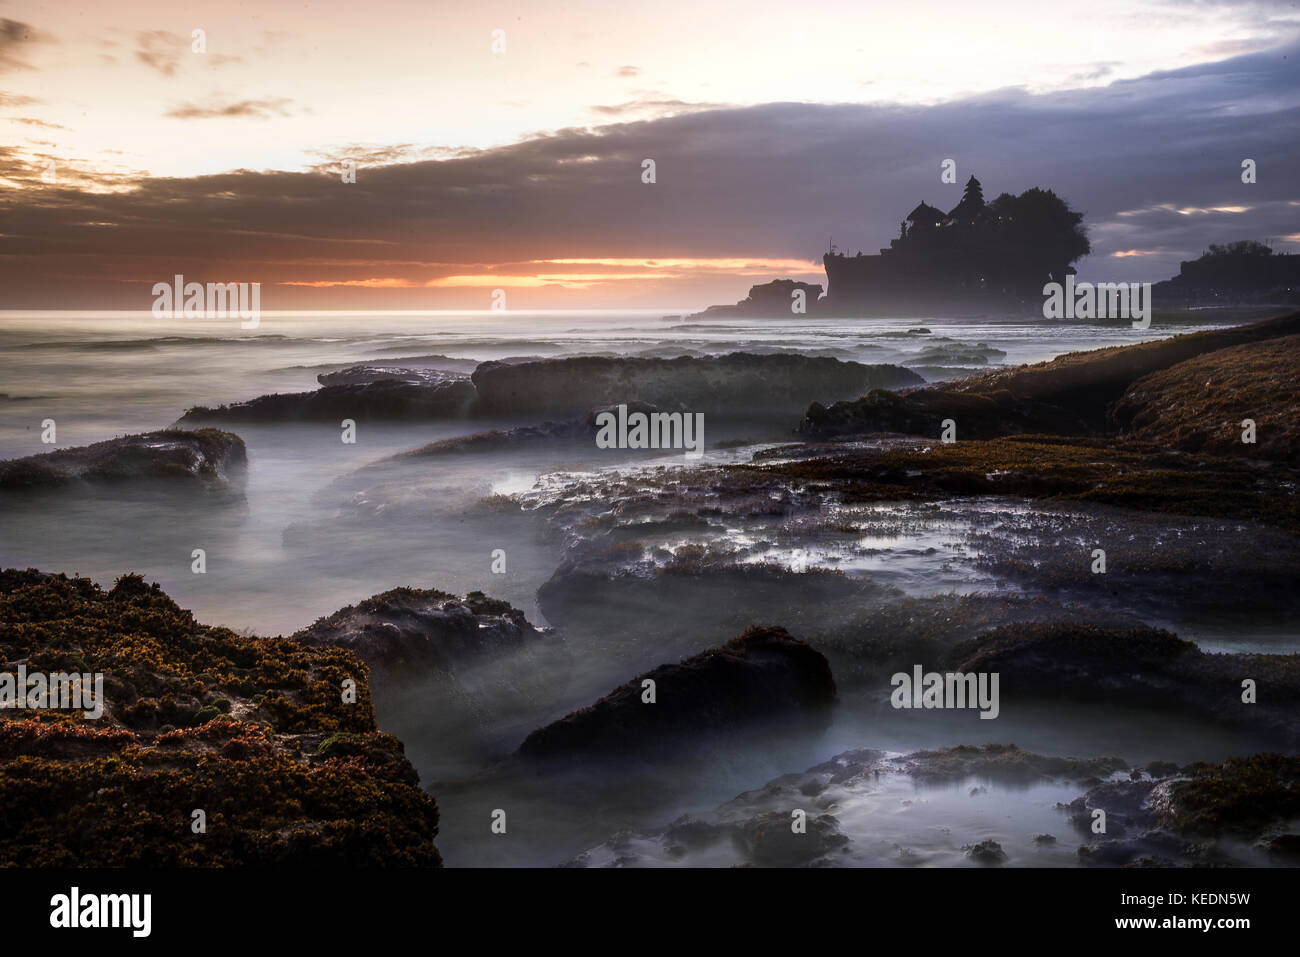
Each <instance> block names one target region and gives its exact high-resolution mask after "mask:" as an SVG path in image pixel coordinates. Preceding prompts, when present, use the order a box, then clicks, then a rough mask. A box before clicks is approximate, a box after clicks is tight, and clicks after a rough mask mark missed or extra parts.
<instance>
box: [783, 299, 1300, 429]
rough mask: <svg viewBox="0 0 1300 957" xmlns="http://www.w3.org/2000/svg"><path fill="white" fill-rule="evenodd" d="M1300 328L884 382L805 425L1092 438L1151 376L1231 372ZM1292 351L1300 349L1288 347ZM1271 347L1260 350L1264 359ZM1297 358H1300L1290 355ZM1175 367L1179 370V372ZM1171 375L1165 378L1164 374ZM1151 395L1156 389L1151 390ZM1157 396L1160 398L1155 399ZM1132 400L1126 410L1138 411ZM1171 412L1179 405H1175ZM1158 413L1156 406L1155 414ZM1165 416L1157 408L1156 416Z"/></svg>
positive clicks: (1245, 331) (1283, 322)
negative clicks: (944, 378) (1245, 349)
mask: <svg viewBox="0 0 1300 957" xmlns="http://www.w3.org/2000/svg"><path fill="white" fill-rule="evenodd" d="M1298 332H1300V313H1293V314H1291V315H1288V316H1282V317H1279V318H1277V319H1270V320H1266V321H1264V322H1258V323H1253V324H1250V325H1244V326H1236V327H1233V328H1231V329H1221V330H1214V331H1206V332H1196V333H1191V334H1188V335H1182V336H1175V337H1173V338H1171V339H1164V340H1159V341H1156V342H1147V343H1142V344H1140V345H1134V346H1117V347H1114V348H1110V349H1098V350H1094V351H1091V352H1076V353H1070V354H1068V355H1064V356H1060V357H1058V358H1056V359H1053V360H1051V361H1050V362H1042V363H1038V364H1036V365H1029V366H1021V367H1018V368H1014V369H1002V370H998V371H995V372H989V373H986V374H984V375H981V376H975V377H973V378H969V379H965V380H962V381H959V382H954V383H948V384H945V385H943V386H928V387H924V388H918V389H913V390H910V391H907V392H904V393H901V394H900V393H897V392H893V391H886V390H887V389H888V387H878V389H877V390H876V391H873V392H869V393H867V394H866V395H864V396H862V397H861V398H858V399H855V400H852V401H841V402H837V403H835V404H833V405H831V406H829V407H827V406H824V405H821V404H814V405H812V406H810V407H809V408H808V410H807V412H806V414H805V416H804V419H803V422H802V423H801V424H800V426H799V431H800V432H802V433H803V434H805V435H808V436H810V437H828V436H835V435H851V434H862V433H871V432H902V433H906V434H910V435H924V436H928V437H932V438H935V437H938V435H939V434H940V431H941V427H942V422H943V420H944V419H952V420H954V421H955V422H956V423H957V429H958V437H959V438H966V439H988V438H995V437H998V436H1005V435H1015V434H1022V433H1037V432H1043V433H1051V434H1054V435H1062V436H1065V435H1086V434H1089V433H1099V432H1108V431H1112V430H1113V427H1114V425H1113V423H1112V422H1110V421H1108V419H1107V408H1108V406H1109V405H1110V404H1111V403H1114V402H1116V401H1117V400H1120V399H1121V398H1122V397H1123V396H1124V394H1125V392H1126V390H1127V389H1128V388H1129V387H1130V386H1132V385H1133V384H1134V383H1135V382H1137V380H1139V379H1141V378H1143V377H1144V376H1150V375H1153V374H1158V373H1161V372H1162V371H1164V370H1171V373H1170V374H1171V376H1172V378H1173V379H1175V380H1176V379H1178V378H1179V377H1180V375H1181V374H1180V373H1178V372H1174V371H1172V369H1176V368H1177V366H1178V365H1179V364H1180V363H1184V362H1188V361H1189V360H1196V359H1198V358H1199V359H1200V362H1199V364H1198V365H1197V366H1195V367H1192V368H1189V369H1188V370H1186V371H1187V372H1188V373H1189V374H1195V375H1197V376H1199V375H1200V372H1201V370H1202V369H1207V370H1218V371H1220V372H1221V373H1222V375H1223V376H1226V377H1228V378H1229V379H1231V378H1232V377H1234V376H1237V375H1240V374H1241V373H1240V371H1239V370H1237V369H1235V368H1234V367H1236V366H1238V365H1239V361H1238V360H1239V359H1240V355H1239V354H1236V353H1228V352H1226V351H1224V350H1229V349H1230V348H1231V347H1234V346H1242V345H1244V344H1246V343H1258V342H1263V341H1267V340H1276V339H1281V338H1284V337H1289V336H1293V335H1295V334H1296V333H1298ZM1283 348H1284V349H1285V351H1286V352H1287V354H1288V355H1293V352H1294V350H1293V349H1287V348H1285V347H1283ZM1269 354H1271V353H1268V352H1265V353H1261V354H1259V355H1257V354H1256V353H1250V355H1251V356H1254V357H1256V358H1257V359H1260V360H1262V358H1263V356H1264V355H1269ZM1289 363H1290V364H1291V365H1293V364H1294V358H1292V359H1290V360H1289ZM1171 367H1172V369H1171ZM1162 381H1164V380H1162ZM1149 395H1151V394H1149ZM1152 397H1153V398H1158V396H1152ZM1133 405H1134V402H1133V401H1131V402H1130V403H1129V404H1128V405H1126V406H1125V407H1124V408H1125V409H1126V410H1130V411H1131V412H1132V413H1133V414H1136V410H1135V409H1133V408H1132V407H1133ZM1168 411H1171V412H1172V410H1168ZM1152 414H1153V413H1152V412H1151V411H1149V410H1148V412H1147V415H1148V416H1151V415H1152ZM1155 414H1158V413H1155Z"/></svg>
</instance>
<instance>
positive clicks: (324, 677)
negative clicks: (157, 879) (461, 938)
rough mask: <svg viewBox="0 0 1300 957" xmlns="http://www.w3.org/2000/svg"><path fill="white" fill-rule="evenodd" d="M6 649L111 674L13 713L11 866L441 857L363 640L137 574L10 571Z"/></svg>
mask: <svg viewBox="0 0 1300 957" xmlns="http://www.w3.org/2000/svg"><path fill="white" fill-rule="evenodd" d="M0 660H2V663H0V672H8V673H9V674H17V673H18V668H19V666H20V665H21V666H23V667H24V668H25V669H26V672H27V673H28V674H30V673H32V672H37V671H40V672H47V673H57V672H66V671H68V670H70V669H71V670H75V671H76V672H78V673H85V674H92V673H101V674H102V675H103V698H104V699H106V700H105V701H104V702H103V713H102V715H101V716H100V717H99V718H97V719H85V718H84V717H83V713H82V712H81V711H70V710H37V709H15V710H10V709H6V710H4V711H2V712H0V819H3V821H4V823H5V826H4V827H3V828H0V865H19V866H111V867H117V866H146V867H170V866H223V865H235V864H259V865H260V864H268V865H285V864H287V865H303V864H336V865H381V864H382V865H426V866H427V865H437V864H439V863H440V857H439V855H438V851H437V848H436V847H435V846H434V838H435V837H436V835H437V832H438V809H437V805H436V804H435V803H434V801H433V799H432V798H431V797H430V796H429V795H428V794H426V793H425V792H424V791H423V790H421V788H420V786H419V779H418V775H417V774H416V771H415V769H414V768H413V767H412V765H411V764H410V762H409V761H408V760H407V759H406V757H405V754H404V752H403V747H402V744H401V742H400V741H398V740H397V739H396V738H394V737H393V736H392V735H388V734H384V733H382V732H380V731H379V730H378V729H377V728H376V727H375V718H374V711H373V709H372V706H371V697H370V688H369V683H368V675H367V671H366V667H365V665H364V664H363V663H362V662H361V661H359V660H358V659H357V658H356V657H355V656H354V655H353V654H352V653H351V652H348V651H345V650H343V649H338V648H311V647H307V646H305V645H303V644H301V643H299V642H295V641H291V640H287V639H283V638H256V637H246V636H242V635H238V634H236V633H234V632H232V631H230V630H228V629H225V628H217V627H211V626H206V625H201V624H199V623H198V622H196V621H195V620H194V618H193V616H192V615H191V614H190V613H189V612H188V611H185V610H184V609H182V608H180V607H178V606H177V605H176V604H175V602H173V601H172V600H171V599H170V598H168V597H167V595H166V594H164V593H163V592H162V590H161V589H160V588H159V587H158V586H157V585H156V584H155V585H149V584H147V583H146V582H145V581H144V579H143V578H141V577H140V576H138V575H126V576H123V577H122V578H120V579H118V581H117V583H116V584H115V585H114V586H113V588H111V589H109V590H104V589H101V588H100V587H99V586H98V585H96V584H95V583H94V582H92V581H90V580H88V579H85V578H68V577H66V576H64V575H48V574H43V573H41V572H38V571H36V570H34V569H29V570H27V571H19V570H15V569H9V570H5V571H2V572H0ZM340 740H344V741H345V742H346V746H340V745H339V742H340ZM196 810H199V811H202V812H203V815H204V818H205V821H204V823H205V830H203V831H202V832H197V833H196V832H195V831H194V830H193V829H192V825H194V824H195V822H196V820H197V819H196V817H195V815H194V812H195V811H196Z"/></svg>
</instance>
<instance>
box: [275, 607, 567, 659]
mask: <svg viewBox="0 0 1300 957" xmlns="http://www.w3.org/2000/svg"><path fill="white" fill-rule="evenodd" d="M545 634H546V632H544V631H543V630H542V629H540V628H537V627H535V626H533V625H531V624H529V622H528V620H527V619H526V618H525V617H524V613H523V612H522V611H520V610H519V609H517V608H513V607H511V606H510V605H509V604H507V603H506V602H503V601H497V600H496V599H493V598H489V597H487V596H486V595H484V594H483V593H482V592H478V591H474V592H470V593H469V594H468V595H466V596H465V597H464V598H457V597H456V596H455V595H450V594H448V593H446V592H442V591H438V590H437V589H433V588H426V589H421V588H394V589H392V590H390V591H386V592H383V593H381V594H378V595H374V596H372V597H370V598H367V599H365V600H364V601H361V602H358V603H357V604H355V605H348V606H347V607H346V608H342V609H340V610H339V611H336V612H334V614H332V615H330V616H329V617H328V618H319V619H317V620H316V621H315V622H314V623H313V624H311V625H309V626H308V627H306V628H304V629H302V630H301V631H299V632H297V633H296V634H295V635H293V640H294V641H298V642H301V643H302V644H304V645H312V646H328V647H334V648H346V649H348V650H349V651H352V652H354V653H355V654H356V655H357V657H359V658H360V659H361V660H362V661H365V662H366V663H367V664H370V665H373V666H376V667H379V668H383V669H385V670H390V669H399V668H400V669H411V670H413V671H416V672H422V671H427V670H430V669H436V668H450V667H453V666H454V665H455V664H456V663H457V662H458V661H461V660H464V659H468V658H473V657H476V656H479V655H484V654H490V653H492V652H496V651H502V650H511V649H518V648H520V647H521V646H523V645H525V644H526V643H527V642H529V641H532V640H535V639H537V638H541V637H543V636H544V635H545Z"/></svg>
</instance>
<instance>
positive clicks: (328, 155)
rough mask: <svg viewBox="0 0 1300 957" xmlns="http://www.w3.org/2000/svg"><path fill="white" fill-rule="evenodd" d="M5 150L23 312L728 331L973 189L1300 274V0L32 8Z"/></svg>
mask: <svg viewBox="0 0 1300 957" xmlns="http://www.w3.org/2000/svg"><path fill="white" fill-rule="evenodd" d="M196 29H201V30H203V31H204V37H205V42H206V52H203V53H196V52H193V51H192V44H193V40H192V33H193V31H194V30H196ZM496 30H501V31H504V46H505V49H504V52H495V51H494V50H493V31H496ZM0 131H2V132H3V137H2V138H0V308H24V309H31V308H79V309H87V308H103V309H109V308H112V309H148V308H149V306H150V304H151V302H152V296H151V293H150V289H151V287H152V285H153V284H154V283H155V282H159V281H170V280H171V277H172V276H173V275H174V274H175V273H182V274H184V276H185V278H186V279H187V280H198V281H205V280H216V281H250V282H261V283H262V284H263V290H262V308H264V309H331V308H333V309H345V308H374V309H383V308H399V309H416V308H431V309H447V308H457V309H459V308H474V309H477V308H487V306H488V305H489V302H490V296H491V292H492V290H493V289H497V288H501V289H505V290H506V291H507V294H508V296H509V303H510V305H511V306H512V307H537V308H595V307H605V306H635V307H651V306H653V307H661V306H662V307H664V308H665V309H670V308H691V309H694V308H700V307H702V306H704V305H706V304H708V303H713V302H734V301H736V300H737V299H740V298H743V297H744V295H745V294H746V292H747V290H748V287H749V286H750V285H751V284H753V283H756V282H762V281H766V280H767V279H772V278H778V277H790V278H798V279H804V280H809V281H814V282H818V281H824V278H823V274H822V269H821V264H820V256H821V253H822V252H824V251H825V249H826V245H827V241H828V237H831V236H833V237H834V240H835V243H836V245H838V246H839V247H841V248H844V249H848V250H849V251H856V250H857V249H862V250H864V251H867V252H875V251H877V250H878V248H879V247H880V246H883V245H887V243H888V241H889V240H890V239H891V238H893V237H894V236H896V235H897V231H898V223H899V221H900V220H901V219H902V218H903V216H904V215H905V214H906V213H907V212H908V211H909V210H911V208H912V207H913V206H915V205H916V204H917V203H918V202H919V201H921V200H924V201H926V202H928V203H930V204H932V205H936V206H940V207H942V208H945V209H947V208H950V207H952V206H953V205H955V204H956V203H957V201H958V199H959V198H960V193H961V185H960V184H961V183H963V182H964V181H965V180H966V178H967V177H968V176H969V175H970V174H972V173H974V174H975V175H976V176H978V177H979V178H980V180H981V181H982V183H983V185H984V189H985V194H986V196H987V198H989V199H991V198H993V197H994V196H996V195H997V194H998V193H1000V192H1004V191H1010V192H1020V191H1022V190H1024V189H1026V188H1028V187H1030V186H1042V187H1045V188H1052V189H1055V190H1056V191H1057V192H1058V193H1059V194H1061V195H1062V196H1064V197H1065V198H1066V199H1067V201H1069V202H1070V203H1071V204H1072V205H1073V206H1074V207H1075V208H1077V209H1080V210H1081V211H1083V212H1084V213H1085V215H1086V220H1085V221H1086V223H1087V224H1088V227H1089V232H1090V235H1091V238H1092V241H1093V254H1092V255H1091V256H1090V257H1089V258H1088V259H1086V260H1084V261H1083V262H1082V263H1081V264H1080V273H1081V274H1082V276H1083V277H1084V278H1090V279H1124V280H1130V281H1158V280H1160V279H1163V278H1167V277H1168V276H1170V275H1172V274H1174V273H1176V272H1177V269H1178V262H1179V260H1180V259H1187V258H1192V257H1194V256H1196V255H1198V254H1199V253H1200V252H1202V251H1203V250H1204V248H1205V246H1206V245H1207V244H1209V243H1211V242H1229V241H1232V240H1235V239H1245V238H1254V239H1269V240H1272V241H1273V245H1274V248H1275V249H1277V250H1278V251H1286V252H1300V6H1297V3H1296V2H1196V0H1178V2H1170V3H1153V2H1147V3H1127V2H1106V0H1100V2H1099V0H1088V2H1082V3H1072V2H1063V3H1052V4H1044V3H1041V2H1023V3H1016V2H1001V3H1000V2H990V3H971V2H969V0H955V2H938V3H924V2H906V3H893V2H863V0H855V2H842V3H841V2H801V3H797V4H796V3H792V2H788V0H787V2H780V3H776V2H754V0H750V2H745V3H740V2H721V0H690V2H685V0H656V2H653V3H632V2H626V0H601V2H533V3H525V2H513V3H503V2H482V3H476V4H472V5H469V4H461V3H440V2H400V3H399V2H389V0H366V2H363V3H352V2H343V0H326V2H307V3H302V2H299V3H288V2H284V3H278V2H256V3H254V2H244V3H236V2H229V0H224V2H219V3H206V2H188V0H167V2H153V0H124V2H121V3H112V4H108V3H102V2H100V3H78V2H50V3H39V2H26V0H8V2H4V0H0ZM949 157H951V158H953V159H954V160H956V163H957V169H958V180H959V182H958V185H948V184H942V183H941V182H940V178H939V177H940V164H941V163H942V161H943V160H944V159H945V158H949ZM647 158H650V159H654V160H655V163H656V178H657V182H655V183H654V184H651V185H647V184H644V183H642V181H641V171H642V161H643V160H644V159H647ZM1245 158H1253V159H1255V160H1256V162H1257V164H1258V182H1257V183H1256V184H1253V185H1248V184H1243V183H1242V182H1241V175H1240V173H1241V161H1242V160H1243V159H1245ZM349 159H350V160H352V161H354V162H355V163H356V164H357V176H356V182H355V183H344V182H343V181H342V177H341V176H340V169H341V164H342V163H343V162H344V161H346V160H349Z"/></svg>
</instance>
